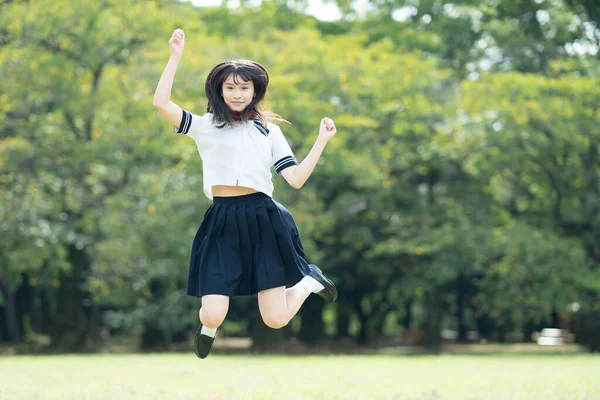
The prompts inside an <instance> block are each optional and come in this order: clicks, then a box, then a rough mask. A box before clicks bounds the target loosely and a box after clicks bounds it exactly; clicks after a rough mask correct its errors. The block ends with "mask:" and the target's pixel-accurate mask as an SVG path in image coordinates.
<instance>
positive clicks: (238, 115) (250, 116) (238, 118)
mask: <svg viewBox="0 0 600 400" xmlns="http://www.w3.org/2000/svg"><path fill="white" fill-rule="evenodd" d="M231 115H232V116H233V120H234V121H241V120H242V113H240V112H239V111H232V112H231ZM254 118H256V114H254V113H250V114H248V120H252V119H254Z"/></svg>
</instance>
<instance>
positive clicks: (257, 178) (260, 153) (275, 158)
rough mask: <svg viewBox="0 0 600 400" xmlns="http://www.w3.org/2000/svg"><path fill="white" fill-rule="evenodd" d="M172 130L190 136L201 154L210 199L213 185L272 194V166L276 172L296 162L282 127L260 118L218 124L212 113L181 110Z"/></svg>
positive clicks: (205, 190)
mask: <svg viewBox="0 0 600 400" xmlns="http://www.w3.org/2000/svg"><path fill="white" fill-rule="evenodd" d="M174 130H175V132H177V133H181V134H185V135H187V136H190V137H191V138H192V139H194V141H195V142H196V147H197V148H198V152H199V153H200V157H201V158H202V169H203V186H204V194H205V195H206V197H208V198H209V199H212V197H213V196H212V191H211V188H212V186H215V185H227V186H245V187H250V188H253V189H256V190H258V191H259V192H262V193H264V194H266V195H268V196H269V197H273V182H272V181H271V178H272V175H271V166H274V167H275V171H277V173H281V171H283V170H284V169H286V168H287V167H290V166H292V165H298V162H297V161H296V158H295V157H294V153H293V152H292V149H291V148H290V146H289V144H288V142H287V141H286V140H285V137H284V136H283V133H282V132H281V129H279V127H278V126H277V125H275V124H272V123H270V122H269V123H267V126H266V127H265V126H264V125H263V124H262V123H261V122H260V121H259V120H257V119H253V120H250V121H249V122H237V123H236V124H235V125H234V126H229V125H226V126H224V127H223V128H218V127H217V126H215V125H214V124H213V122H212V114H210V113H207V114H204V115H203V116H201V117H200V116H198V115H196V114H193V113H190V112H189V111H186V110H183V115H182V118H181V123H180V124H179V128H178V129H177V128H174Z"/></svg>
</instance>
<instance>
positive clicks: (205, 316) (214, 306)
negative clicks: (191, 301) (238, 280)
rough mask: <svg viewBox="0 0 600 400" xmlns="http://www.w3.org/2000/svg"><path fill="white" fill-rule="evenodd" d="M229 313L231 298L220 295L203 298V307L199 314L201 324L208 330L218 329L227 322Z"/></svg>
mask: <svg viewBox="0 0 600 400" xmlns="http://www.w3.org/2000/svg"><path fill="white" fill-rule="evenodd" d="M227 311H229V297H227V296H223V295H220V294H209V295H206V296H202V307H201V308H200V311H199V312H198V316H199V318H200V322H202V325H204V326H206V327H207V328H211V329H216V328H218V327H219V326H221V324H222V323H223V321H224V320H225V317H226V316H227Z"/></svg>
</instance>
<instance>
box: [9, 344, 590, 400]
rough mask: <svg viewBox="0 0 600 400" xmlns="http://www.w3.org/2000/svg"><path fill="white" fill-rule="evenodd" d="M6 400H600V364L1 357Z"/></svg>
mask: <svg viewBox="0 0 600 400" xmlns="http://www.w3.org/2000/svg"><path fill="white" fill-rule="evenodd" d="M0 399H3V400H4V399H6V400H14V399H28V400H29V399H61V400H63V399H77V400H84V399H90V400H97V399H118V400H121V399H123V400H124V399H144V400H146V399H161V400H162V399H195V400H196V399H203V400H211V399H215V400H216V399H235V400H241V399H261V400H264V399H282V400H285V399H357V400H358V399H360V400H365V399H411V400H425V399H427V400H441V399H465V400H468V399H486V400H489V399H503V400H504V399H507V400H508V399H511V400H521V399H522V400H536V399H543V400H558V399H565V400H567V399H568V400H575V399H586V400H600V357H598V356H593V355H588V354H576V355H573V354H569V355H564V354H563V355H549V354H542V355H529V356H524V355H514V354H511V355H470V356H463V355H442V356H389V355H380V356H373V355H369V356H367V355H365V356H361V355H354V356H259V355H246V356H238V355H219V354H212V355H211V356H210V357H209V358H207V359H205V360H198V359H196V357H195V356H194V355H193V353H190V354H151V355H140V354H135V355H82V356H16V357H14V356H9V357H0Z"/></svg>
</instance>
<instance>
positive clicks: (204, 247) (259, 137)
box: [175, 110, 310, 297]
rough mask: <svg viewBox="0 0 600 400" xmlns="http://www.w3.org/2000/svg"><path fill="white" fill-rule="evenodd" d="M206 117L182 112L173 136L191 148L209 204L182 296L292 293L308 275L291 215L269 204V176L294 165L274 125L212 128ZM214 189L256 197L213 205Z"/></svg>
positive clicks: (216, 200)
mask: <svg viewBox="0 0 600 400" xmlns="http://www.w3.org/2000/svg"><path fill="white" fill-rule="evenodd" d="M212 117H213V116H212V114H210V113H208V114H205V115H203V116H198V115H195V114H193V113H190V112H188V111H186V110H184V111H183V116H182V120H181V123H180V126H179V128H176V129H175V131H176V132H177V133H181V134H185V135H187V136H190V137H191V138H192V139H194V141H195V142H196V146H197V148H198V152H199V153H200V157H201V158H202V163H203V189H204V194H205V195H206V197H208V198H209V199H212V200H213V203H212V205H210V207H209V208H208V210H207V211H206V213H205V215H204V219H203V220H202V223H201V224H200V228H199V229H198V232H197V234H196V236H195V238H194V241H193V244H192V253H191V259H190V269H189V275H188V287H187V294H188V295H190V296H196V297H202V296H204V295H208V294H220V295H225V296H230V297H233V296H247V295H253V294H256V293H258V292H259V291H261V290H265V289H271V288H275V287H279V286H291V285H294V284H295V283H297V282H298V281H300V280H301V279H302V277H304V276H305V275H308V274H309V273H310V267H309V265H308V263H307V262H306V260H305V257H304V248H303V246H302V242H301V241H300V235H299V233H298V228H297V227H296V223H295V222H294V219H293V217H292V215H291V214H290V212H289V211H288V210H287V209H286V208H285V207H283V206H282V205H281V204H279V203H277V202H276V201H275V200H273V198H272V196H273V183H272V180H271V179H272V174H271V168H272V167H274V169H275V171H276V172H277V173H280V172H281V171H283V170H284V169H285V168H288V167H290V166H293V165H298V162H297V161H296V158H295V157H294V154H293V152H292V150H291V148H290V146H289V144H288V143H287V141H286V139H285V137H284V136H283V133H282V132H281V129H280V128H279V127H278V126H277V125H274V124H272V123H267V124H262V123H261V122H260V121H259V120H257V119H254V120H251V121H249V122H241V121H240V122H237V123H235V124H234V125H233V126H229V125H226V126H224V127H222V128H219V127H218V126H217V125H215V124H214V123H213V121H212ZM214 185H229V186H245V187H250V188H253V189H256V190H258V193H254V194H250V195H245V196H235V197H213V195H212V192H211V187H212V186H214Z"/></svg>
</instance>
